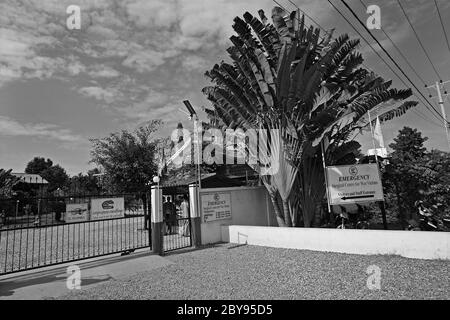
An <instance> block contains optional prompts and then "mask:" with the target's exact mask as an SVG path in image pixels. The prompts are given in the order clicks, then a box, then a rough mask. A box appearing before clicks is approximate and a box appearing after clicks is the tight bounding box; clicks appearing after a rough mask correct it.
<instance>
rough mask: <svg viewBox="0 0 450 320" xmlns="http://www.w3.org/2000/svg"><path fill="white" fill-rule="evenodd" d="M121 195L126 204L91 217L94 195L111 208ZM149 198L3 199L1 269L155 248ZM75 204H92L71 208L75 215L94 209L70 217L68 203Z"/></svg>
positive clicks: (0, 211)
mask: <svg viewBox="0 0 450 320" xmlns="http://www.w3.org/2000/svg"><path fill="white" fill-rule="evenodd" d="M117 198H119V199H121V198H123V202H124V206H123V209H122V210H118V211H116V215H115V216H108V215H106V217H105V218H104V219H102V218H101V217H102V216H101V215H97V216H96V217H95V220H92V219H93V217H92V212H91V209H92V208H91V203H93V202H92V200H95V201H96V203H101V206H103V208H106V209H108V208H114V207H113V204H112V202H111V201H113V200H111V199H117ZM139 199H140V200H139ZM146 199H149V198H148V196H146V197H142V195H137V194H126V195H125V194H120V195H101V196H76V197H52V198H25V199H6V200H0V214H1V216H0V275H2V274H9V273H13V272H19V271H24V270H29V269H35V268H40V267H45V266H50V265H57V264H61V263H66V262H71V261H78V260H83V259H89V258H94V257H100V256H105V255H110V254H118V253H122V254H128V253H130V252H132V251H134V250H137V249H141V248H149V247H150V248H151V228H150V225H151V223H150V215H149V214H148V212H149V210H148V208H149V206H148V201H146ZM103 200H105V201H103ZM144 200H145V201H144ZM74 204H87V205H86V206H78V209H74V210H76V211H71V213H72V216H77V214H78V215H79V216H80V217H81V216H82V215H83V214H89V216H87V218H85V219H82V220H85V221H80V222H73V221H70V222H69V221H65V220H67V218H68V215H67V212H66V208H68V205H72V208H77V206H76V205H75V206H74ZM83 208H88V210H87V212H84V211H86V210H85V209H83ZM112 211H114V210H112ZM119 211H123V213H120V212H119Z"/></svg>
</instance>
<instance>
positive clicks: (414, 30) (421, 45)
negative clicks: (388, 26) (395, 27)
mask: <svg viewBox="0 0 450 320" xmlns="http://www.w3.org/2000/svg"><path fill="white" fill-rule="evenodd" d="M397 3H398V5H399V6H400V9H402V12H403V14H404V15H405V17H406V20H407V21H408V24H409V25H410V27H411V29H412V31H413V32H414V35H415V37H416V39H417V41H418V42H419V44H420V47H421V48H422V50H423V52H424V53H425V56H426V57H427V59H428V62H429V63H430V64H431V66H432V67H433V70H434V72H435V73H436V75H437V77H438V78H439V79H442V77H441V76H440V75H439V72H438V71H437V69H436V67H435V66H434V63H433V61H432V60H431V58H430V56H429V55H428V52H427V50H426V49H425V47H424V45H423V43H422V41H421V40H420V37H419V35H418V34H417V32H416V29H415V28H414V26H413V24H412V22H411V20H410V19H409V17H408V14H407V13H406V11H405V9H404V8H403V5H402V3H401V2H400V0H397Z"/></svg>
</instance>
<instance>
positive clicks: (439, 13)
mask: <svg viewBox="0 0 450 320" xmlns="http://www.w3.org/2000/svg"><path fill="white" fill-rule="evenodd" d="M434 5H435V7H436V10H437V13H438V16H439V21H440V22H441V26H442V30H443V31H444V36H445V42H447V48H448V51H449V52H450V42H449V41H448V35H447V31H445V27H444V22H442V16H441V12H440V10H439V6H438V4H437V1H436V0H434Z"/></svg>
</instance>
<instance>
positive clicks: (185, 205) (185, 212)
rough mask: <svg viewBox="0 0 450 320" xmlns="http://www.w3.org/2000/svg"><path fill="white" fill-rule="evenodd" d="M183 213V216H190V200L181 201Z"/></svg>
mask: <svg viewBox="0 0 450 320" xmlns="http://www.w3.org/2000/svg"><path fill="white" fill-rule="evenodd" d="M181 213H182V215H183V218H188V217H189V202H187V201H183V202H182V203H181Z"/></svg>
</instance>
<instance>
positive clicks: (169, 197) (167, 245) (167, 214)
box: [162, 194, 192, 252]
mask: <svg viewBox="0 0 450 320" xmlns="http://www.w3.org/2000/svg"><path fill="white" fill-rule="evenodd" d="M179 196H181V197H182V196H183V195H180V194H178V195H176V194H166V195H163V199H164V200H163V215H164V220H163V221H164V223H163V230H162V232H163V243H162V245H163V251H164V252H169V251H173V250H177V249H183V248H188V247H191V246H192V229H191V215H190V210H187V212H188V213H187V214H183V210H182V204H181V202H182V200H181V199H180V198H179ZM175 198H178V199H179V200H178V201H177V202H179V204H178V205H176V204H175V201H176V199H175Z"/></svg>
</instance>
